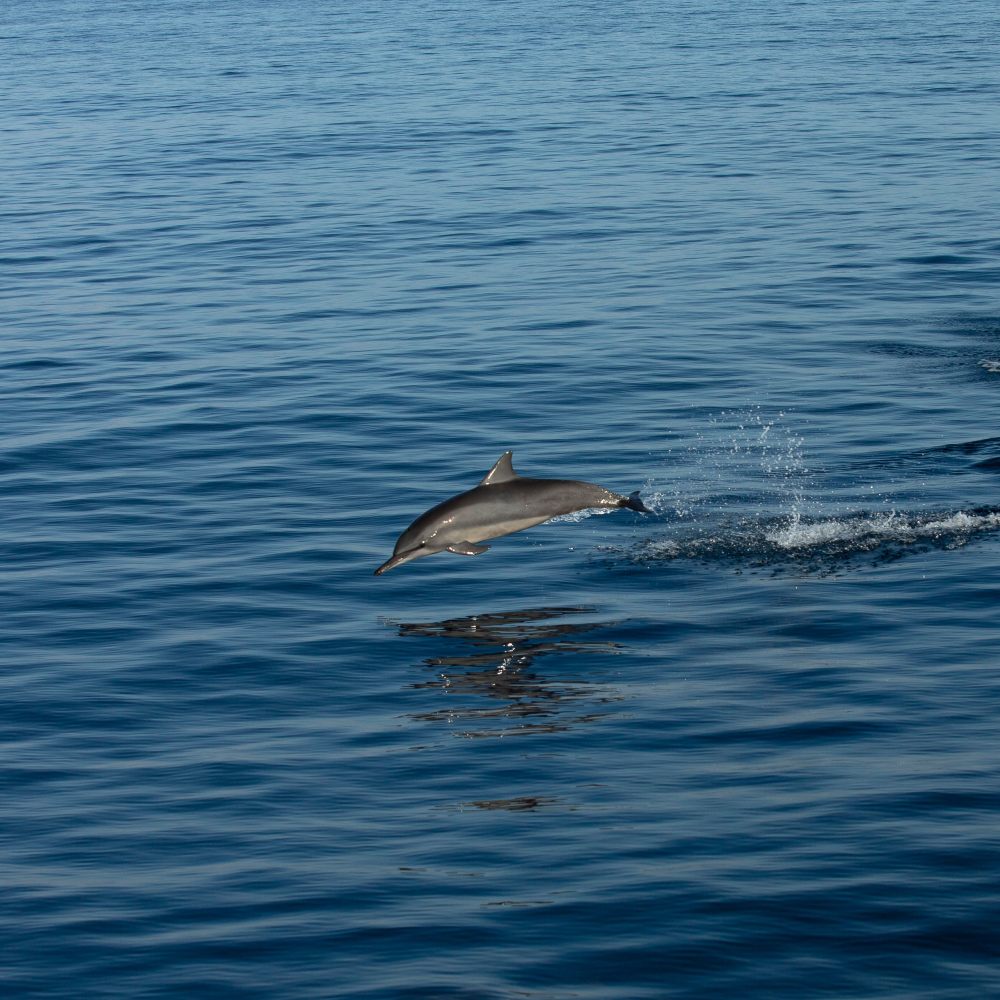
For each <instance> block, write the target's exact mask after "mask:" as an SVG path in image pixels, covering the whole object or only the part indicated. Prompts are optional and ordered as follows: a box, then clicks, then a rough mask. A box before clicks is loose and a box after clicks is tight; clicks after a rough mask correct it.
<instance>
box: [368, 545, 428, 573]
mask: <svg viewBox="0 0 1000 1000" xmlns="http://www.w3.org/2000/svg"><path fill="white" fill-rule="evenodd" d="M417 552H418V550H417V549H409V550H408V551H406V552H400V553H399V554H398V555H394V556H392V557H391V558H389V559H386V561H385V562H384V563H382V565H381V566H379V568H378V569H377V570H375V575H376V576H381V575H382V574H383V573H388V572H389V570H391V569H394V568H395V567H396V566H399V565H400V564H401V563H405V562H409V561H410V560H411V559H414V558H416V556H417Z"/></svg>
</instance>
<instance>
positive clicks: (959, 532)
mask: <svg viewBox="0 0 1000 1000" xmlns="http://www.w3.org/2000/svg"><path fill="white" fill-rule="evenodd" d="M998 531H1000V508H989V507H977V508H973V509H971V510H958V511H945V512H933V513H927V512H925V513H904V512H901V511H895V510H893V511H888V512H885V511H882V512H870V511H867V512H859V513H852V514H844V515H839V516H836V517H824V518H818V519H816V518H806V517H803V516H801V515H799V514H794V515H792V516H789V517H782V518H778V519H774V518H764V519H755V518H742V519H740V520H738V521H736V522H725V523H723V524H721V525H717V526H715V527H713V528H709V529H706V530H699V531H697V532H696V533H694V534H691V533H686V534H685V533H681V534H678V535H675V536H674V537H668V538H662V537H661V538H656V539H650V540H648V541H646V542H643V543H642V544H640V545H639V546H637V547H635V548H634V549H633V550H632V551H631V552H630V553H629V558H630V559H631V560H632V561H634V562H638V563H644V564H650V563H664V562H673V561H676V560H684V559H687V560H695V561H698V562H703V563H714V564H718V565H724V566H734V567H737V568H740V569H743V568H752V569H771V570H773V571H775V572H781V571H783V570H788V569H793V570H796V571H800V572H805V573H810V574H820V575H824V574H830V573H836V572H840V571H842V570H844V569H847V568H849V567H851V566H852V565H856V564H857V563H859V562H868V563H870V564H879V563H884V562H890V561H893V560H895V559H899V558H902V557H903V556H904V555H908V554H914V553H918V552H927V551H930V550H933V549H957V548H961V547H962V546H964V545H967V544H969V543H970V542H972V541H973V540H975V539H977V538H979V537H983V536H987V535H989V534H992V533H995V532H998Z"/></svg>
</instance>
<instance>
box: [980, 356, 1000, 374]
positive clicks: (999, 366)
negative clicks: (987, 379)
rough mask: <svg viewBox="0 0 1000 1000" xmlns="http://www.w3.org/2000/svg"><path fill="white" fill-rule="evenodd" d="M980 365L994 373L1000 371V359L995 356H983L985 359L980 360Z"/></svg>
mask: <svg viewBox="0 0 1000 1000" xmlns="http://www.w3.org/2000/svg"><path fill="white" fill-rule="evenodd" d="M979 367H980V368H985V369H986V370H987V371H988V372H991V373H994V374H997V373H1000V361H997V360H995V359H993V358H983V360H982V361H980V362H979Z"/></svg>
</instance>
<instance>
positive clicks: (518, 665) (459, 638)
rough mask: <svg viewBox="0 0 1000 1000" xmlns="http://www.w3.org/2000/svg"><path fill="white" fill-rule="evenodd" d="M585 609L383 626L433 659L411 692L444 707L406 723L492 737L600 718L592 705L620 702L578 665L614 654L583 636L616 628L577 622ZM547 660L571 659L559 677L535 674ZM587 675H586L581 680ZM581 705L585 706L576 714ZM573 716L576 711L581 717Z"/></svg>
mask: <svg viewBox="0 0 1000 1000" xmlns="http://www.w3.org/2000/svg"><path fill="white" fill-rule="evenodd" d="M594 611H596V609H595V608H592V607H576V606H573V607H547V608H529V609H524V610H518V611H501V612H492V613H486V614H478V615H469V616H466V617H462V618H449V619H445V620H444V621H438V622H399V621H393V620H391V619H383V620H384V622H385V624H387V625H389V626H390V627H392V628H395V629H396V630H397V631H398V633H399V635H400V636H405V637H411V638H418V639H425V640H427V639H429V640H432V646H436V647H437V648H436V649H434V650H433V652H434V654H435V655H431V656H428V657H426V658H425V659H424V660H423V664H424V666H425V667H427V668H430V671H431V676H430V677H427V678H426V679H424V680H419V681H416V682H415V683H414V684H413V685H412V686H413V687H414V688H415V689H419V690H435V689H436V690H439V691H440V692H441V693H442V694H443V695H447V696H448V697H447V704H446V705H441V706H439V707H435V708H425V709H424V710H422V711H418V712H416V713H414V714H413V715H412V716H411V717H412V718H413V719H415V720H418V721H421V722H438V723H440V722H444V723H448V724H450V725H454V724H456V723H458V728H457V731H456V734H457V735H461V736H464V737H467V738H468V737H490V736H493V737H499V736H504V735H513V734H528V733H536V734H537V733H553V732H563V731H566V730H567V729H570V728H571V727H573V726H575V725H578V724H580V723H584V722H590V721H594V720H596V719H597V718H599V717H600V716H601V715H602V714H603V713H602V712H601V710H600V708H599V707H598V706H603V705H605V704H608V703H611V702H617V701H618V700H619V698H620V696H619V695H618V694H617V693H616V692H614V691H612V690H611V689H609V688H607V687H606V685H605V682H604V679H603V677H602V678H601V679H600V680H597V679H596V678H595V677H594V676H593V673H592V670H591V669H588V668H585V667H584V663H585V662H586V661H588V660H589V659H590V658H591V657H595V658H597V662H598V663H599V662H600V659H601V658H602V657H607V656H614V655H616V654H618V653H620V652H621V651H622V647H621V646H620V644H619V643H617V642H615V641H613V640H611V639H607V638H601V637H597V636H594V635H588V633H594V632H597V633H598V636H600V634H601V633H602V632H604V631H605V630H607V629H609V628H613V627H614V626H615V625H617V624H618V623H617V622H614V621H610V622H609V621H594V620H589V621H588V620H586V619H583V620H581V617H580V616H582V615H588V614H590V613H593V612H594ZM552 655H558V656H567V655H568V656H570V657H572V658H574V660H576V658H581V659H579V661H578V662H579V664H580V669H579V670H577V671H574V673H573V674H572V675H570V676H566V675H565V674H564V673H562V672H561V671H560V672H558V673H556V674H555V675H546V674H542V673H540V672H539V670H538V665H537V661H538V660H539V659H540V658H542V657H548V656H552ZM588 675H589V676H588ZM584 706H587V707H586V708H584ZM581 709H583V710H582V711H581Z"/></svg>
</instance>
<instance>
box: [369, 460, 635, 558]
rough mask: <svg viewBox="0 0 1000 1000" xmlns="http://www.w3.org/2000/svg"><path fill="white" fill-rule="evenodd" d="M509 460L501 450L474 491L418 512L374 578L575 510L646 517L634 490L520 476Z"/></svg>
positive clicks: (474, 548)
mask: <svg viewBox="0 0 1000 1000" xmlns="http://www.w3.org/2000/svg"><path fill="white" fill-rule="evenodd" d="M511 456H512V452H509V451H505V452H504V453H503V454H502V455H501V456H500V458H499V459H498V460H497V463H496V465H494V466H493V468H492V469H490V471H489V472H487V473H486V475H485V476H484V477H483V479H482V481H481V482H480V483H479V485H478V486H476V487H475V488H474V489H471V490H468V491H466V492H465V493H459V494H458V496H454V497H452V498H451V499H450V500H445V501H444V503H439V504H438V505H437V506H436V507H432V508H431V509H430V510H429V511H427V512H426V513H424V514H421V515H420V517H418V518H417V519H416V520H415V521H414V522H413V524H411V525H410V526H409V527H408V528H407V529H406V531H404V532H403V533H402V534H401V535H400V536H399V540H398V541H397V542H396V547H395V549H394V550H393V553H392V556H391V558H389V559H387V560H386V561H385V562H384V563H382V565H381V566H379V568H378V569H377V570H375V575H376V576H379V575H380V574H382V573H385V572H387V571H388V570H390V569H393V568H394V567H396V566H401V565H402V564H403V563H405V562H409V561H410V560H411V559H420V558H421V557H423V556H431V555H433V554H434V553H435V552H445V551H447V552H456V553H458V554H459V555H463V556H478V555H480V554H481V553H483V552H485V551H486V550H487V549H488V548H489V546H488V545H479V544H478V543H479V542H481V541H483V540H484V539H487V538H499V537H501V536H502V535H510V534H512V533H513V532H515V531H523V530H524V529H525V528H532V527H534V526H535V525H536V524H542V522H544V521H548V520H551V519H552V518H553V517H559V515H561V514H572V513H573V512H574V511H578V510H589V509H590V508H594V507H597V508H604V509H605V510H612V509H614V508H616V507H628V508H629V510H636V511H640V512H642V513H644V514H648V513H649V508H647V507H646V506H645V505H644V504H643V502H642V500H640V499H639V491H638V490H636V491H635V492H634V493H631V494H630V495H629V496H623V495H622V494H620V493H613V492H612V491H611V490H606V489H605V488H604V487H603V486H597V485H595V484H594V483H584V482H580V481H579V480H576V479H531V478H529V477H528V476H519V475H518V474H517V473H516V472H515V471H514V466H513V464H512V461H511Z"/></svg>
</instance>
